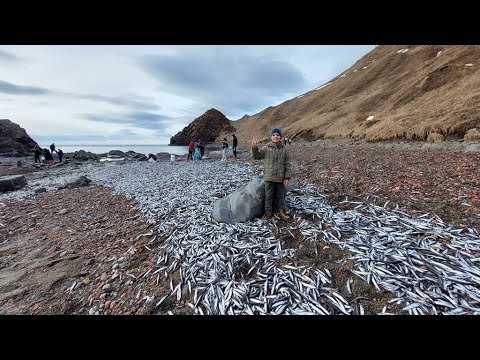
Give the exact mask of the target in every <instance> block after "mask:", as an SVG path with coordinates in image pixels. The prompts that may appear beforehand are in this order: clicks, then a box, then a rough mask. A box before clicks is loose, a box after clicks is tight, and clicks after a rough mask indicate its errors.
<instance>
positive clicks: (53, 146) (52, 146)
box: [50, 143, 55, 154]
mask: <svg viewBox="0 0 480 360" xmlns="http://www.w3.org/2000/svg"><path fill="white" fill-rule="evenodd" d="M54 151H55V144H54V143H52V145H50V152H51V153H52V154H53V152H54Z"/></svg>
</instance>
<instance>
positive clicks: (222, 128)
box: [170, 109, 235, 146]
mask: <svg viewBox="0 0 480 360" xmlns="http://www.w3.org/2000/svg"><path fill="white" fill-rule="evenodd" d="M234 130H235V129H234V128H233V127H232V126H231V125H230V120H228V119H227V118H226V117H225V115H223V114H222V113H221V112H220V111H218V110H216V109H210V110H208V111H207V112H205V113H204V114H203V115H202V116H200V117H198V118H196V119H195V120H194V121H193V122H192V123H190V124H189V125H188V126H187V127H185V128H184V129H183V130H182V131H180V132H178V133H177V134H176V135H175V136H172V138H171V139H170V145H177V146H183V145H188V144H189V143H190V140H194V141H195V140H198V139H202V140H203V141H204V142H205V143H210V142H214V141H215V139H216V138H217V137H218V136H219V134H220V133H224V132H227V133H232V132H234Z"/></svg>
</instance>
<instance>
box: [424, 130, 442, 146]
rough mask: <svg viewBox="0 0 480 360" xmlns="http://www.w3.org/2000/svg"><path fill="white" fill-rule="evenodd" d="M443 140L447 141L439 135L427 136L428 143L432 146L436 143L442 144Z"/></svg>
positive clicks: (431, 134)
mask: <svg viewBox="0 0 480 360" xmlns="http://www.w3.org/2000/svg"><path fill="white" fill-rule="evenodd" d="M443 140H445V136H443V135H442V134H439V133H433V132H432V133H430V134H428V136H427V141H428V142H429V143H430V144H431V143H436V142H442V141H443Z"/></svg>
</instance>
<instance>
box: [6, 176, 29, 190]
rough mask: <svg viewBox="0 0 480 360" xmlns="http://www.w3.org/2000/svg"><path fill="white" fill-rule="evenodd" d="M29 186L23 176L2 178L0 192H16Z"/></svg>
mask: <svg viewBox="0 0 480 360" xmlns="http://www.w3.org/2000/svg"><path fill="white" fill-rule="evenodd" d="M26 184H27V180H25V176H23V175H9V176H1V177H0V192H6V191H14V190H18V189H20V188H22V187H23V186H24V185H26Z"/></svg>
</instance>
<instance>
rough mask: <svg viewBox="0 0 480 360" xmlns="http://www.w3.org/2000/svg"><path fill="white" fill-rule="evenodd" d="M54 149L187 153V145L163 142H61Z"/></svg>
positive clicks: (95, 151) (101, 152)
mask: <svg viewBox="0 0 480 360" xmlns="http://www.w3.org/2000/svg"><path fill="white" fill-rule="evenodd" d="M40 147H41V148H42V149H43V148H46V149H50V145H40ZM55 149H56V150H58V149H62V150H63V152H64V153H71V152H75V151H79V150H85V151H90V152H92V153H94V154H105V153H108V152H109V151H111V150H120V151H123V152H127V151H135V152H136V153H140V154H145V155H146V156H148V154H158V153H162V152H163V153H169V154H174V155H185V154H188V146H170V145H165V144H159V145H81V144H79V145H62V144H61V143H58V144H55Z"/></svg>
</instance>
